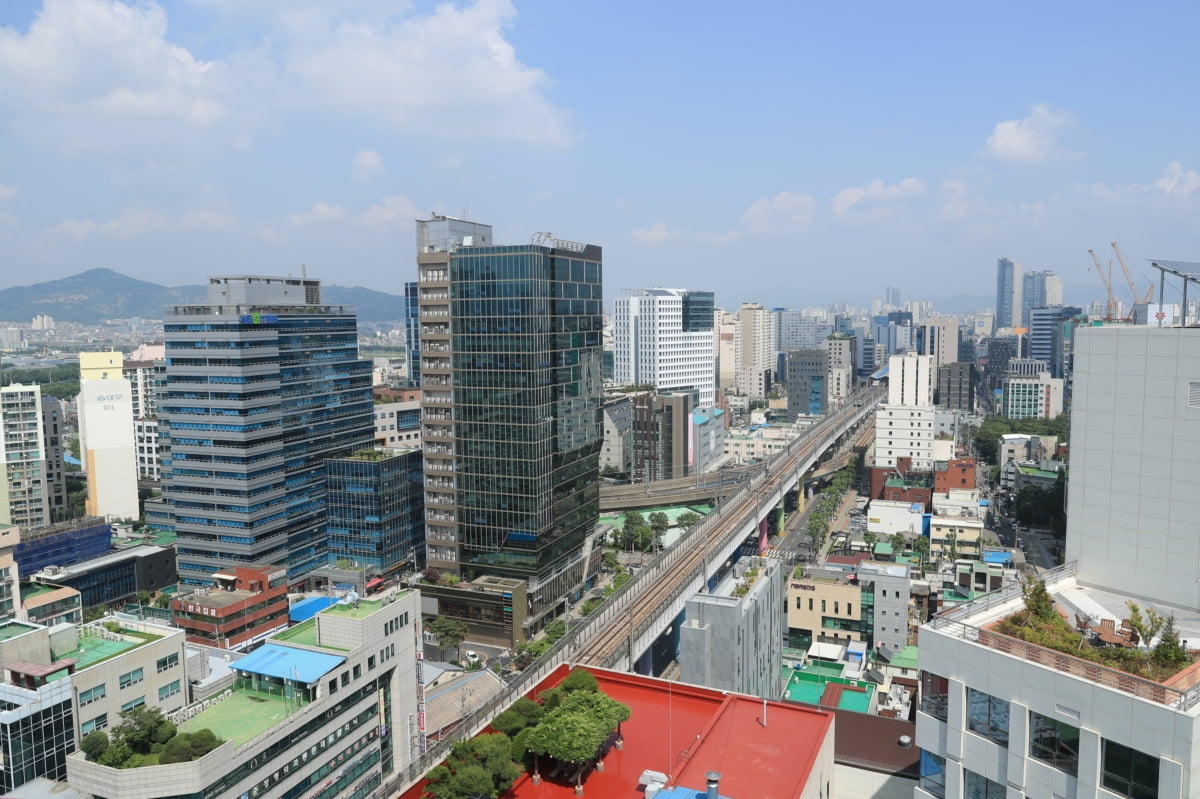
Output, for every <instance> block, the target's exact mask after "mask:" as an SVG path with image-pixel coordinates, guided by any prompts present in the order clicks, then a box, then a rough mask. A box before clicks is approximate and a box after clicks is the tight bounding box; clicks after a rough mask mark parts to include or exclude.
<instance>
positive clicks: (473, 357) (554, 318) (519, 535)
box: [417, 217, 602, 629]
mask: <svg viewBox="0 0 1200 799" xmlns="http://www.w3.org/2000/svg"><path fill="white" fill-rule="evenodd" d="M473 224H474V223H469V222H465V221H463V220H452V219H447V218H446V217H435V218H434V219H433V220H430V221H428V222H426V221H419V222H418V223H417V225H418V236H417V238H418V249H419V250H420V251H419V252H418V257H417V262H418V268H419V270H420V275H421V280H420V286H419V287H420V291H421V357H422V383H423V386H422V389H423V390H422V423H423V425H422V428H423V429H422V434H423V439H424V441H425V485H426V535H427V541H428V547H427V557H428V562H429V565H431V566H437V567H439V568H441V569H443V570H448V571H452V572H454V573H457V574H458V575H459V576H460V577H462V578H464V579H467V580H470V579H474V578H476V577H479V576H484V575H489V576H499V577H511V578H520V579H525V580H527V581H528V583H529V597H530V607H529V609H528V610H529V619H528V621H527V625H528V626H529V627H530V628H531V629H536V627H537V626H539V625H540V620H541V619H542V618H543V617H544V616H546V614H548V613H551V612H556V611H557V610H559V609H561V602H562V600H563V598H564V597H566V596H567V595H568V594H570V593H571V592H572V591H575V590H577V589H578V588H579V587H580V586H581V585H582V583H583V581H584V580H585V579H586V577H587V574H586V568H585V566H586V564H585V563H584V551H585V544H586V540H587V537H588V536H589V535H590V534H591V533H592V532H593V531H594V529H595V524H596V519H597V516H598V512H599V499H598V498H599V490H598V472H599V453H600V444H601V411H600V387H601V369H602V364H601V350H602V345H601V325H602V310H601V301H602V280H601V274H602V267H601V250H600V248H599V247H597V246H595V245H584V244H576V243H574V242H566V241H560V240H557V239H550V238H548V237H547V238H539V239H537V240H535V243H533V244H529V245H516V246H503V247H497V246H488V245H487V244H484V243H481V242H483V241H486V238H485V237H484V236H482V235H480V234H479V233H472V234H466V235H462V236H458V235H451V236H442V237H440V239H439V240H434V238H433V237H431V235H430V232H431V231H432V230H436V229H440V228H444V227H446V226H447V225H449V226H450V227H454V226H455V225H458V226H468V225H473ZM484 227H486V226H477V228H480V229H482V228H484ZM465 229H466V228H465V227H464V230H465ZM460 232H461V231H460ZM490 232H491V229H490V228H487V229H486V234H487V236H486V237H490Z"/></svg>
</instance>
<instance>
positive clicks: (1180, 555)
mask: <svg viewBox="0 0 1200 799" xmlns="http://www.w3.org/2000/svg"><path fill="white" fill-rule="evenodd" d="M1075 347H1076V349H1075V382H1074V407H1073V410H1072V425H1071V445H1072V447H1071V449H1072V452H1071V456H1072V457H1071V472H1070V478H1069V479H1070V483H1069V487H1068V492H1067V493H1068V503H1069V504H1068V513H1067V518H1068V527H1067V548H1066V561H1067V562H1066V564H1065V565H1064V566H1062V567H1059V568H1058V569H1055V570H1053V571H1051V572H1048V573H1045V574H1043V575H1042V579H1043V582H1044V583H1045V585H1046V588H1047V591H1048V592H1049V594H1050V596H1051V598H1052V599H1053V600H1054V602H1055V605H1056V607H1057V609H1058V610H1059V612H1061V613H1063V614H1064V615H1065V617H1066V618H1067V619H1068V621H1069V623H1071V624H1072V626H1075V627H1076V629H1080V644H1079V646H1080V647H1090V646H1095V645H1097V642H1100V643H1103V638H1102V636H1103V635H1104V632H1103V631H1104V630H1105V629H1108V628H1112V629H1113V630H1120V622H1121V620H1122V619H1126V618H1128V617H1129V615H1130V611H1129V609H1128V607H1127V605H1126V603H1127V601H1130V600H1133V601H1136V602H1137V603H1138V604H1139V605H1140V606H1141V607H1142V608H1143V609H1147V608H1149V609H1153V610H1155V611H1157V612H1159V613H1161V614H1171V615H1174V617H1175V622H1176V626H1177V629H1178V631H1179V636H1180V638H1182V639H1184V640H1185V641H1189V642H1194V641H1196V640H1200V610H1198V606H1200V601H1198V596H1197V594H1198V592H1200V588H1198V583H1197V581H1196V575H1197V574H1198V573H1200V521H1198V520H1200V513H1198V512H1197V508H1198V506H1197V504H1196V501H1195V500H1196V497H1197V496H1200V330H1196V329H1184V328H1140V327H1131V326H1121V327H1115V326H1114V327H1095V328H1091V327H1089V328H1080V329H1079V330H1078V331H1077V332H1076V340H1075ZM1023 606H1024V603H1023V600H1022V593H1021V589H1020V587H1019V586H1016V587H1010V588H1007V589H1002V590H1001V592H1000V593H999V594H992V595H991V596H989V597H987V598H985V599H982V600H979V601H975V602H970V603H967V604H964V605H962V606H960V607H958V608H955V609H953V610H950V611H948V612H945V613H942V614H940V615H939V616H938V617H937V618H935V619H934V620H933V621H932V622H931V623H930V624H928V625H926V626H925V627H924V628H922V630H921V650H920V665H921V669H922V672H923V674H922V683H923V685H922V688H923V694H924V699H923V706H922V709H921V711H920V712H919V713H918V714H917V744H918V746H920V748H921V749H922V778H921V785H920V787H919V788H918V789H917V790H916V791H915V792H914V796H916V797H918V798H919V799H926V797H939V799H940V798H941V797H946V796H964V795H965V796H987V797H991V796H1005V797H1016V796H1028V797H1068V796H1069V797H1075V799H1092V798H1093V797H1094V798H1095V799H1113V798H1114V797H1131V798H1132V797H1138V798H1140V797H1171V798H1172V799H1174V798H1175V797H1180V798H1182V797H1191V796H1196V795H1197V794H1200V684H1198V683H1197V680H1196V669H1197V668H1200V667H1197V666H1196V665H1195V664H1193V665H1192V666H1189V667H1187V668H1186V669H1185V670H1184V671H1182V672H1179V673H1178V674H1176V675H1173V676H1170V677H1168V678H1166V679H1165V680H1163V681H1156V680H1151V679H1147V678H1144V677H1140V676H1137V675H1135V674H1132V673H1129V672H1126V671H1118V670H1116V669H1115V668H1112V667H1110V666H1108V665H1105V664H1104V663H1101V662H1097V661H1095V660H1090V659H1084V658H1082V657H1078V656H1077V654H1076V648H1075V647H1071V648H1070V649H1069V650H1068V651H1061V650H1051V649H1047V648H1044V647H1042V646H1037V645H1034V644H1032V643H1028V642H1026V641H1023V640H1020V639H1018V638H1015V637H1012V636H1008V635H1005V634H1003V633H1002V632H1001V631H1000V630H998V629H996V628H995V625H996V623H997V622H1000V621H1001V620H1003V619H1005V618H1007V617H1009V616H1011V615H1012V614H1014V613H1016V612H1018V611H1020V610H1021V609H1022V608H1023ZM1085 627H1086V628H1087V629H1083V628H1085ZM1093 631H1095V632H1093ZM1089 639H1090V640H1089ZM1125 643H1126V644H1130V642H1128V641H1126V642H1125ZM1151 643H1152V642H1138V641H1133V642H1132V643H1131V644H1130V645H1132V646H1133V647H1138V646H1141V647H1143V649H1142V651H1143V652H1144V651H1145V649H1144V647H1145V646H1148V645H1150V644H1151Z"/></svg>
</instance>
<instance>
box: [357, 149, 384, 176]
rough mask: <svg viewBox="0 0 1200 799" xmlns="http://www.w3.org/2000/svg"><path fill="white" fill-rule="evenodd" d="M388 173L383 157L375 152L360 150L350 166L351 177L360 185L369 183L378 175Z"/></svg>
mask: <svg viewBox="0 0 1200 799" xmlns="http://www.w3.org/2000/svg"><path fill="white" fill-rule="evenodd" d="M386 171H387V165H386V164H384V163H383V157H382V156H380V155H379V153H377V152H375V151H374V150H359V151H358V152H357V153H355V155H354V161H353V162H352V163H351V165H350V176H351V177H353V178H354V179H355V180H357V181H359V182H360V183H369V182H370V181H371V180H373V179H374V178H375V176H376V175H378V174H380V173H381V172H386Z"/></svg>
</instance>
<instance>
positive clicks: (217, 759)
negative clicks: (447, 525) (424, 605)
mask: <svg viewBox="0 0 1200 799" xmlns="http://www.w3.org/2000/svg"><path fill="white" fill-rule="evenodd" d="M419 614H420V596H419V594H418V593H417V592H415V591H408V592H401V593H400V594H398V595H396V596H395V598H394V601H393V600H391V599H388V598H383V599H379V600H366V599H364V600H360V601H359V602H355V603H352V604H337V605H334V606H332V607H330V608H327V609H326V610H323V611H321V612H320V613H318V614H317V615H316V616H315V617H314V618H312V619H309V620H308V621H306V622H303V623H302V624H300V625H298V626H296V627H294V628H292V629H291V630H289V631H286V632H282V633H278V634H276V635H275V636H274V637H273V638H271V639H268V641H267V642H266V643H265V644H264V645H263V646H262V647H261V648H259V649H256V650H255V651H254V652H252V653H250V654H248V655H245V656H243V657H242V658H240V659H239V660H236V661H235V662H233V663H232V664H231V668H232V671H233V672H234V679H233V680H231V681H230V687H229V688H227V689H225V690H223V691H221V692H220V693H218V694H216V695H214V696H213V697H212V698H211V699H204V700H203V701H195V702H192V703H191V704H186V706H184V707H181V708H180V709H178V710H175V711H173V712H171V713H169V714H168V717H169V718H170V719H171V720H172V721H174V722H175V723H176V725H177V726H178V729H179V731H180V732H192V733H194V732H196V731H197V730H200V729H212V730H214V731H219V732H220V734H221V735H220V737H221V738H223V739H224V742H223V743H221V744H220V745H219V746H218V747H217V748H216V749H213V750H212V751H210V752H209V753H208V754H206V755H203V756H202V757H200V758H198V759H195V760H190V761H186V762H180V763H171V764H165V765H143V766H139V767H131V768H122V769H118V768H112V767H109V766H105V765H101V764H100V763H98V762H94V761H89V760H88V759H87V758H86V757H85V755H84V754H83V753H82V752H77V753H75V754H73V755H71V756H70V757H68V758H66V761H67V768H66V771H67V780H68V782H69V783H70V784H71V786H72V787H74V788H77V789H79V790H81V791H86V792H88V793H90V794H92V795H93V796H105V797H121V799H158V797H168V796H212V797H226V796H228V797H243V796H258V797H267V796H297V797H299V796H314V797H315V796H329V797H333V796H360V797H367V796H382V795H385V793H386V788H385V787H384V786H385V785H386V784H387V783H388V782H389V781H390V780H391V779H392V778H394V777H396V776H397V775H398V774H399V773H400V772H403V771H404V770H405V769H407V768H408V767H409V766H410V765H411V764H412V763H413V762H414V760H416V758H417V757H418V756H419V755H418V752H419V751H420V750H421V749H422V748H423V747H424V742H423V740H422V739H423V737H424V735H425V732H426V729H425V712H424V711H425V708H424V703H423V699H419V698H418V697H421V696H422V693H421V692H422V688H423V686H421V685H420V684H419V680H420V675H419V673H418V665H417V657H416V647H417V641H418V640H419V636H418V632H417V628H418V625H419V618H420V616H419ZM147 669H155V670H157V667H155V666H149V667H143V673H145V672H146V671H147ZM147 676H148V675H147ZM123 679H124V678H123ZM164 679H170V680H173V679H175V678H174V677H172V676H170V675H166V676H164ZM118 690H120V689H119V688H118ZM124 693H129V691H128V690H125V691H124Z"/></svg>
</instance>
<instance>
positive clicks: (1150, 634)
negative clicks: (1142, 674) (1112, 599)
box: [1125, 600, 1178, 666]
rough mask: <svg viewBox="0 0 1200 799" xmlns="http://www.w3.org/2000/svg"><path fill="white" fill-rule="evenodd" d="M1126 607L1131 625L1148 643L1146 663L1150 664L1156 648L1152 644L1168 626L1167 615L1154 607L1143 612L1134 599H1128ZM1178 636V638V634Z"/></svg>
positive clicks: (1143, 641)
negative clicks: (1152, 647)
mask: <svg viewBox="0 0 1200 799" xmlns="http://www.w3.org/2000/svg"><path fill="white" fill-rule="evenodd" d="M1125 607H1127V608H1129V626H1130V627H1132V628H1133V629H1135V630H1137V634H1138V637H1140V638H1141V639H1142V643H1144V644H1145V645H1146V649H1145V653H1146V665H1147V666H1149V665H1150V661H1151V660H1152V659H1153V657H1154V652H1155V650H1153V649H1151V648H1150V644H1151V642H1152V641H1154V638H1155V636H1157V635H1158V634H1159V633H1160V632H1162V630H1163V628H1164V627H1166V624H1167V617H1166V616H1163V615H1162V614H1161V613H1159V612H1158V611H1157V610H1155V609H1154V608H1146V610H1145V612H1143V611H1142V609H1141V608H1140V607H1139V606H1138V604H1137V603H1136V602H1134V601H1133V600H1126V601H1125ZM1172 626H1174V624H1172ZM1176 637H1177V638H1178V636H1176Z"/></svg>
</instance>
